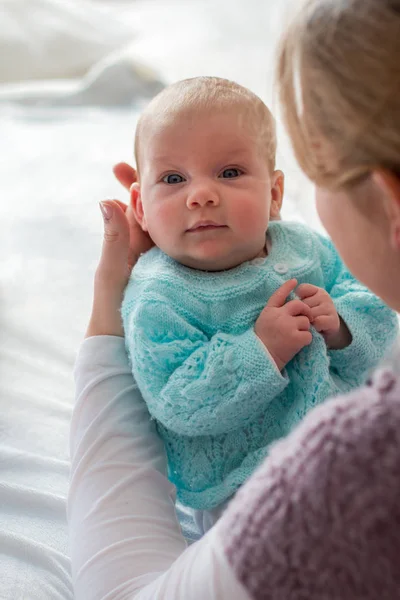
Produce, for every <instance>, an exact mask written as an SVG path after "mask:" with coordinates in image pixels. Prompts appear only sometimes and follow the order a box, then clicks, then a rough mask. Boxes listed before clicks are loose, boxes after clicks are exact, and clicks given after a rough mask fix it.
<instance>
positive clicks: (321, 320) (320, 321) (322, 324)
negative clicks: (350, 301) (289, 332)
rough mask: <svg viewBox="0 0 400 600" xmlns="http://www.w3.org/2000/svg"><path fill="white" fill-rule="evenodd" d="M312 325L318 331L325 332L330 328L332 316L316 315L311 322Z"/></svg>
mask: <svg viewBox="0 0 400 600" xmlns="http://www.w3.org/2000/svg"><path fill="white" fill-rule="evenodd" d="M312 324H313V327H314V328H315V329H316V330H317V331H318V332H319V333H322V332H326V331H329V330H330V329H332V317H327V316H322V317H317V318H315V319H314V320H313V322H312Z"/></svg>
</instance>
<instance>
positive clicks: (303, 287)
mask: <svg viewBox="0 0 400 600" xmlns="http://www.w3.org/2000/svg"><path fill="white" fill-rule="evenodd" d="M320 289H321V288H319V287H317V286H316V285H313V284H312V283H301V284H300V285H299V287H298V288H296V296H298V297H299V298H300V299H301V300H305V299H306V298H307V299H309V298H310V297H312V296H314V295H315V294H317V293H318V292H319V291H320Z"/></svg>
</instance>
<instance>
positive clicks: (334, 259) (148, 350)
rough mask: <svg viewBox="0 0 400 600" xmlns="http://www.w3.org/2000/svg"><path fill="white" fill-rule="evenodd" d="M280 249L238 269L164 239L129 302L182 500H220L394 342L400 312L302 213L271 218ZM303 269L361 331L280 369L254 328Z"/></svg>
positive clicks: (274, 246)
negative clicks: (166, 245)
mask: <svg viewBox="0 0 400 600" xmlns="http://www.w3.org/2000/svg"><path fill="white" fill-rule="evenodd" d="M268 236H269V240H270V244H271V248H270V252H269V254H268V256H267V257H266V258H265V259H256V260H253V261H250V262H246V263H243V264H241V265H240V266H238V267H235V268H233V269H231V270H228V271H223V272H205V271H197V270H193V269H190V268H187V267H184V266H182V265H181V264H179V263H177V262H176V261H174V260H173V259H171V258H170V257H168V256H167V255H165V254H164V253H163V252H162V251H161V250H159V249H158V248H153V249H152V250H150V251H149V252H147V253H146V254H144V255H143V256H142V257H141V258H140V260H139V261H138V263H137V265H136V267H135V268H134V270H133V272H132V276H131V279H130V281H129V284H128V286H127V289H126V292H125V298H124V301H123V305H122V317H123V322H124V328H125V335H126V347H127V351H128V355H129V358H130V361H131V365H132V371H133V375H134V377H135V379H136V381H137V384H138V386H139V388H140V390H141V392H142V394H143V397H144V399H145V401H146V403H147V405H148V408H149V411H150V413H151V415H152V417H153V418H154V419H155V421H156V425H157V428H158V431H159V433H160V435H161V437H162V438H163V440H164V442H165V446H166V451H167V456H168V466H169V478H170V480H171V481H172V482H173V483H174V484H175V486H176V488H177V494H178V498H179V500H180V501H181V502H182V503H183V504H185V505H187V506H190V507H192V508H196V509H203V510H206V509H212V508H214V507H216V506H217V505H219V504H221V503H222V502H223V501H225V500H226V499H228V498H229V497H230V496H231V495H232V494H233V493H234V492H235V491H236V490H237V488H238V487H239V486H240V485H241V484H242V483H243V482H244V481H245V480H246V479H247V478H248V477H249V476H250V475H251V474H252V473H253V471H254V469H255V468H256V467H257V465H258V464H259V463H260V461H262V459H263V458H264V457H265V455H266V454H267V452H268V449H269V447H270V445H271V443H272V442H274V441H275V440H277V439H278V438H281V437H283V436H286V435H287V434H288V433H289V432H290V431H291V429H293V427H294V426H295V425H296V424H297V423H298V422H299V421H301V419H302V418H303V417H304V415H305V414H306V413H307V411H309V410H310V409H311V408H312V407H313V406H315V405H316V404H319V403H320V402H323V401H324V400H325V399H327V398H328V397H330V396H333V395H335V394H337V393H338V392H340V391H343V390H349V389H351V388H353V387H355V386H357V385H359V384H360V383H361V382H362V381H363V379H364V378H365V376H366V374H367V372H368V371H369V370H370V369H371V368H372V367H374V366H375V365H376V364H377V362H378V361H379V360H380V358H381V357H382V355H383V354H384V353H385V351H386V350H387V349H388V347H389V346H390V345H391V343H392V342H393V341H394V339H395V337H396V334H397V317H396V314H395V313H394V312H392V311H391V310H389V309H388V308H387V307H386V306H385V305H384V304H383V303H382V302H381V300H379V299H378V298H377V297H376V296H374V295H373V294H371V293H370V292H369V291H368V290H367V289H366V288H365V287H363V286H362V285H361V284H360V283H358V282H357V281H356V280H355V279H354V278H353V277H352V275H351V274H350V273H349V271H348V270H347V269H346V268H345V267H344V265H343V263H342V262H341V260H340V258H339V256H338V254H337V252H336V250H335V249H334V247H333V245H332V243H331V242H330V241H329V240H328V239H326V238H324V237H322V236H320V235H319V234H317V233H315V232H313V231H311V230H310V229H308V228H307V227H305V226H303V225H300V224H297V223H283V222H274V223H271V224H270V225H269V228H268ZM292 277H295V278H296V279H297V280H298V282H299V284H300V283H312V284H314V285H317V286H320V287H322V288H324V289H325V290H327V291H328V292H329V294H330V295H331V297H332V298H333V300H334V302H335V305H336V307H337V310H338V313H339V314H340V315H341V317H342V318H343V319H344V321H345V322H346V324H347V326H348V327H349V329H350V331H351V333H352V336H353V341H352V343H351V345H350V346H348V347H347V348H345V349H344V350H335V351H333V350H328V349H327V347H326V345H325V342H324V339H323V338H322V336H321V335H319V334H318V333H317V332H316V331H315V330H313V341H312V343H311V345H310V346H307V347H306V348H303V350H301V351H300V352H299V353H298V354H297V355H296V356H295V357H294V358H293V359H292V360H291V361H290V362H289V363H288V365H287V366H286V368H285V369H284V370H283V371H282V372H279V371H278V369H277V367H276V366H275V364H274V363H273V362H272V360H271V358H270V356H269V354H268V352H266V350H265V347H264V345H263V344H262V343H261V341H260V340H259V338H258V337H257V336H256V335H255V333H254V329H253V326H254V323H255V321H256V320H257V318H258V316H259V314H260V312H261V311H262V309H263V308H264V307H265V305H266V303H267V301H268V299H269V297H270V296H271V294H272V293H273V292H275V291H276V290H277V289H278V288H279V287H280V286H281V285H282V284H283V283H284V282H285V281H287V280H288V279H291V278H292Z"/></svg>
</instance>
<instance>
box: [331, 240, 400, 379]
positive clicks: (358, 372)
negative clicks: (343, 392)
mask: <svg viewBox="0 0 400 600" xmlns="http://www.w3.org/2000/svg"><path fill="white" fill-rule="evenodd" d="M320 241H321V246H322V261H323V262H322V264H323V270H324V276H325V277H326V280H325V285H326V287H325V289H326V290H327V292H329V294H330V296H331V298H332V299H333V301H334V303H335V306H336V310H337V312H338V314H339V315H340V317H341V318H342V319H343V321H344V322H345V323H346V325H347V327H348V328H349V330H350V333H351V336H352V342H351V344H350V345H349V346H347V347H346V348H344V349H342V350H329V356H330V361H331V362H330V364H331V368H332V369H333V370H334V371H336V372H337V373H338V375H339V376H340V377H342V378H344V379H346V380H347V381H349V382H352V383H354V384H360V383H361V382H362V381H364V379H365V376H366V374H367V373H368V372H369V371H371V369H373V368H375V367H376V366H377V364H378V363H379V361H380V360H382V357H383V356H384V355H385V354H386V353H387V352H388V351H389V350H390V348H391V347H392V345H393V343H394V341H395V339H396V337H397V334H398V319H397V315H396V313H395V312H394V311H392V310H391V309H390V308H388V307H387V306H386V305H385V304H384V303H383V302H382V300H381V299H380V298H378V297H377V296H375V295H374V294H373V293H372V292H370V291H369V290H368V289H367V288H366V287H365V286H363V285H362V284H361V283H360V282H358V281H357V280H356V279H355V278H354V277H353V276H352V274H351V273H350V272H349V270H348V269H347V268H346V267H345V265H344V264H343V262H342V260H341V259H340V257H339V255H338V253H337V251H336V249H335V248H334V246H333V244H332V242H331V241H330V240H328V239H326V238H323V237H322V236H321V237H320Z"/></svg>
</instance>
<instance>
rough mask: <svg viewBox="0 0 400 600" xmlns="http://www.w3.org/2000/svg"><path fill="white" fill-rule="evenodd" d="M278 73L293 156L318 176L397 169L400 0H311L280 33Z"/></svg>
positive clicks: (318, 179)
mask: <svg viewBox="0 0 400 600" xmlns="http://www.w3.org/2000/svg"><path fill="white" fill-rule="evenodd" d="M277 79H278V88H279V96H280V101H281V105H282V107H283V117H284V121H285V124H286V126H287V129H288V132H289V135H290V137H291V139H292V143H293V148H294V151H295V155H296V158H297V160H298V162H299V164H300V166H301V167H302V169H303V170H304V171H305V173H306V174H307V175H308V176H309V177H310V178H311V179H312V180H313V181H314V182H315V183H317V184H318V185H321V186H325V187H331V188H334V187H335V188H338V187H342V186H344V185H346V184H351V183H354V182H356V181H358V180H359V179H360V178H363V176H366V175H367V174H368V173H369V172H370V171H371V170H372V169H373V168H376V167H385V168H387V169H390V170H392V171H394V172H400V0H307V1H306V2H305V4H303V5H302V7H301V9H300V11H299V12H298V14H297V15H296V16H295V18H294V19H293V21H292V23H291V25H290V26H289V27H288V29H287V30H286V32H285V34H284V37H283V39H282V42H281V47H280V52H279V60H278V73H277Z"/></svg>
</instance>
